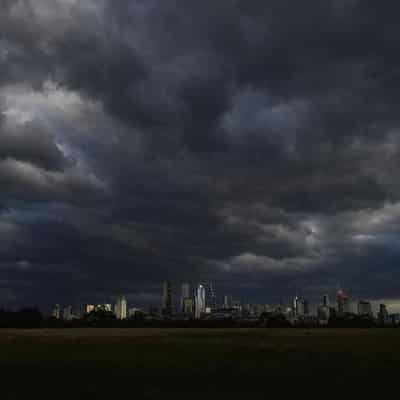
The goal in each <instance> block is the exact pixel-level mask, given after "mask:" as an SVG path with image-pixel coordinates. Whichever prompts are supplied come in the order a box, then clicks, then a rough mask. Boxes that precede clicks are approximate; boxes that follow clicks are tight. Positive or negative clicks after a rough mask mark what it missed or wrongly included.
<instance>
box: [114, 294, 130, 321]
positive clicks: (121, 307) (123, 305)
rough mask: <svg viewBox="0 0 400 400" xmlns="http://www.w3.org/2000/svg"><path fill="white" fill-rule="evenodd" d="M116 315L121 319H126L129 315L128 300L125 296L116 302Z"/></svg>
mask: <svg viewBox="0 0 400 400" xmlns="http://www.w3.org/2000/svg"><path fill="white" fill-rule="evenodd" d="M115 316H116V317H117V319H119V320H122V319H126V318H127V316H128V302H127V301H126V298H125V297H124V296H121V297H119V298H118V299H117V303H116V304H115Z"/></svg>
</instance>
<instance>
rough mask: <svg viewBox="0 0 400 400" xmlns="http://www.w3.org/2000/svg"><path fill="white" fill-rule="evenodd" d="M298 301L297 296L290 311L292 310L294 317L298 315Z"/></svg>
mask: <svg viewBox="0 0 400 400" xmlns="http://www.w3.org/2000/svg"><path fill="white" fill-rule="evenodd" d="M299 300H300V299H299V298H298V297H297V296H296V297H295V298H294V299H293V305H292V309H293V316H295V317H296V316H297V315H298V307H299V305H298V303H299Z"/></svg>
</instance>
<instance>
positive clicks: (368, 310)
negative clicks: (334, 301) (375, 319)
mask: <svg viewBox="0 0 400 400" xmlns="http://www.w3.org/2000/svg"><path fill="white" fill-rule="evenodd" d="M358 314H359V315H365V316H367V315H368V316H372V306H371V303H370V302H369V301H359V302H358Z"/></svg>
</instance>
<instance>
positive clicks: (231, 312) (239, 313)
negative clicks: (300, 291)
mask: <svg viewBox="0 0 400 400" xmlns="http://www.w3.org/2000/svg"><path fill="white" fill-rule="evenodd" d="M321 300H322V301H321V303H320V304H311V303H310V302H309V301H308V300H307V299H304V298H301V297H298V296H295V297H294V299H293V300H292V302H291V303H290V304H287V305H284V304H278V305H269V304H242V303H241V302H240V301H238V300H234V299H233V298H232V296H231V295H224V296H221V297H217V296H216V294H215V291H214V288H213V285H212V284H211V283H201V284H197V285H191V284H189V283H183V284H181V285H180V287H173V285H172V284H171V282H169V281H165V282H163V284H162V295H161V305H160V307H151V308H150V309H149V311H147V312H144V311H143V310H142V309H139V308H128V302H127V299H126V298H125V297H124V296H120V297H118V298H117V300H116V302H115V304H108V303H106V304H85V305H83V306H81V307H79V309H78V310H75V311H74V310H73V308H72V306H67V307H64V308H62V307H60V306H59V305H56V306H55V308H54V310H53V313H52V316H53V318H56V319H63V320H66V321H71V320H74V319H81V318H84V317H85V316H90V315H92V314H100V315H106V316H110V317H112V318H114V319H117V320H126V319H134V318H137V317H138V315H140V316H141V318H144V319H151V320H154V319H158V320H193V319H197V320H199V319H202V320H221V319H235V320H255V319H259V318H261V317H263V316H264V317H265V316H268V315H277V314H279V315H281V316H283V317H284V318H285V319H286V320H287V321H288V322H290V323H291V324H292V325H296V324H298V323H304V322H310V321H311V322H317V323H318V324H320V325H321V324H322V325H323V324H328V321H329V320H330V319H332V318H345V317H351V316H353V317H360V318H366V319H370V320H374V321H377V322H379V323H380V324H381V325H385V324H396V325H398V324H399V323H400V315H399V314H390V315H389V313H388V310H387V308H386V305H385V304H380V305H379V310H378V312H374V309H373V306H372V304H371V302H369V301H366V300H360V301H358V300H353V299H351V298H350V296H348V294H346V293H345V291H344V290H342V289H340V290H338V291H337V292H336V298H335V301H333V302H331V301H330V299H329V296H328V295H327V294H325V295H324V296H323V297H322V299H321Z"/></svg>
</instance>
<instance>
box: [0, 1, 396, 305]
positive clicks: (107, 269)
mask: <svg viewBox="0 0 400 400" xmlns="http://www.w3.org/2000/svg"><path fill="white" fill-rule="evenodd" d="M398 8H399V6H398V5H397V3H395V2H394V1H392V0H388V1H386V2H381V3H379V4H372V2H371V1H356V0H327V1H324V2H322V1H320V0H306V1H305V2H293V1H285V0H268V1H267V2H265V1H261V0H237V1H232V0H219V1H217V2H215V1H211V0H203V1H201V2H199V1H195V0H176V1H173V2H168V1H164V0H146V1H131V0H118V1H115V0H114V1H113V0H85V1H83V0H82V1H77V0H2V2H1V7H0V26H1V37H0V188H1V190H0V306H4V307H7V308H18V307H21V306H24V305H26V304H28V305H29V304H34V305H37V306H38V307H40V308H46V307H48V304H56V303H60V304H66V303H68V302H69V301H76V302H84V301H85V300H84V298H85V297H88V298H92V299H94V300H93V301H96V302H97V301H103V300H102V299H104V298H108V297H111V296H112V295H114V294H118V293H124V294H126V296H129V297H130V298H131V299H132V302H134V303H137V304H143V303H149V302H152V301H153V302H156V299H157V298H158V293H159V288H158V284H159V282H160V281H164V280H170V281H171V282H176V281H190V282H203V281H204V282H213V283H214V284H215V285H216V288H218V290H219V291H221V292H223V293H231V294H232V295H233V296H234V298H243V299H249V301H254V302H260V301H261V300H262V299H264V298H268V299H271V300H270V301H271V302H277V301H279V299H289V298H291V297H292V296H293V294H294V293H296V292H298V293H299V295H300V291H302V292H303V293H306V294H307V297H308V298H310V299H313V298H317V297H318V296H319V293H321V292H325V291H327V290H329V289H330V288H335V287H336V285H337V284H338V283H340V285H341V286H343V287H344V288H350V289H351V291H352V293H355V294H356V295H357V297H359V298H363V299H379V298H382V299H389V300H390V299H394V300H393V301H392V303H393V305H394V306H396V307H398V305H399V303H400V269H399V268H398V266H399V265H400V246H399V242H400V186H399V184H398V170H399V167H400V162H399V160H400V134H399V131H400V117H399V113H398V104H399V100H400V90H399V88H398V85H397V77H398V71H399V65H400V57H399V55H398V49H397V47H398V46H397V43H398V37H400V28H399V24H398V22H397V20H396V16H397V14H398V13H397V11H398ZM97 299H98V300H97ZM187 306H188V307H189V306H190V304H187Z"/></svg>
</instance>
